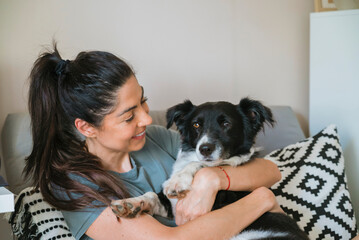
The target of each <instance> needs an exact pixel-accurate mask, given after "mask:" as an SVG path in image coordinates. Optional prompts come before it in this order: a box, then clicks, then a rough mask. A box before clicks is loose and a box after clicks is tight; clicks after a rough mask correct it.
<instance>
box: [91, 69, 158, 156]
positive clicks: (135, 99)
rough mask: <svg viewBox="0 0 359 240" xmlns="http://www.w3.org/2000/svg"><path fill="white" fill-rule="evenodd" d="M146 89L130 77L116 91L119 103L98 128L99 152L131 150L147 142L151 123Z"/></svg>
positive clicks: (134, 78)
mask: <svg viewBox="0 0 359 240" xmlns="http://www.w3.org/2000/svg"><path fill="white" fill-rule="evenodd" d="M146 100H147V99H146V98H145V97H144V90H143V88H142V87H141V86H140V85H139V84H138V82H137V79H136V77H135V76H131V77H130V78H129V79H128V80H127V81H126V83H125V84H124V85H123V86H122V87H121V88H120V90H119V91H118V93H117V105H116V106H115V109H114V111H113V112H111V113H110V114H108V115H106V116H105V118H104V119H103V122H102V124H101V126H100V127H99V128H96V142H97V143H98V144H97V145H98V146H97V147H96V148H98V147H99V146H101V147H100V148H102V149H97V150H96V151H98V150H100V151H109V152H113V153H116V152H122V153H128V152H132V151H138V150H140V149H141V148H142V147H143V146H144V144H145V141H146V139H145V136H146V132H145V130H146V126H147V125H149V124H151V123H152V118H151V117H150V115H148V112H149V108H148V105H147V103H146Z"/></svg>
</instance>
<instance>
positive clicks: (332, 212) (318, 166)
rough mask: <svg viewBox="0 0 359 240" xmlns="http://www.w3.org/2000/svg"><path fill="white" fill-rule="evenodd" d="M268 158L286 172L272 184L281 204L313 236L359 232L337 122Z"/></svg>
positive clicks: (334, 236)
mask: <svg viewBox="0 0 359 240" xmlns="http://www.w3.org/2000/svg"><path fill="white" fill-rule="evenodd" d="M265 158H266V159H270V160H272V161H273V162H275V163H276V164H277V165H278V167H279V169H280V171H281V173H282V180H281V181H280V182H278V183H277V184H275V185H274V186H273V187H272V190H273V192H274V193H275V195H276V196H277V200H278V202H279V204H280V205H281V206H282V208H283V210H284V211H285V212H286V213H287V214H288V215H289V216H291V217H292V218H294V219H295V220H296V221H297V222H298V224H299V226H300V227H301V228H302V229H303V230H304V231H305V232H306V233H307V234H308V235H309V236H310V239H313V240H314V239H352V238H353V237H355V236H356V235H357V228H356V221H355V216H354V211H353V207H352V204H351V201H350V195H349V192H348V188H347V183H346V182H347V180H346V175H345V171H344V158H343V154H342V149H341V146H340V143H339V139H338V133H337V129H336V126H334V125H330V126H328V127H327V128H325V129H324V130H322V131H321V132H319V133H318V134H317V135H315V136H313V137H310V138H308V139H306V140H303V141H301V142H298V143H296V144H293V145H289V146H287V147H285V148H283V149H279V150H276V151H273V152H272V153H270V154H268V155H267V156H266V157H265Z"/></svg>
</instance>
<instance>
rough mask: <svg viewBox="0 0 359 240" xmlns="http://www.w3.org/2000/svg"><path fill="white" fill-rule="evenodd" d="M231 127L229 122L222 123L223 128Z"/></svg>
mask: <svg viewBox="0 0 359 240" xmlns="http://www.w3.org/2000/svg"><path fill="white" fill-rule="evenodd" d="M230 126H231V124H230V123H229V122H227V121H224V122H222V127H224V128H229V127H230Z"/></svg>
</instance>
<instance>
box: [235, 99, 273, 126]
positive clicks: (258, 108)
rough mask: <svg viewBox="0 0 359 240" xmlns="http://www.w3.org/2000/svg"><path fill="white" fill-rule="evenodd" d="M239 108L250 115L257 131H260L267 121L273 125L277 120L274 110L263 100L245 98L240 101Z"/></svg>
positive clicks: (250, 119)
mask: <svg viewBox="0 0 359 240" xmlns="http://www.w3.org/2000/svg"><path fill="white" fill-rule="evenodd" d="M239 108H240V109H241V110H242V112H243V113H244V114H245V115H246V116H247V117H248V119H249V121H250V123H251V125H252V129H253V130H254V131H255V132H258V131H260V130H261V129H262V128H263V125H264V123H265V122H266V123H268V124H269V125H271V126H272V127H273V126H274V123H275V120H274V119H273V114H272V111H271V110H270V109H269V108H268V107H266V106H264V105H263V104H262V103H261V102H259V101H255V100H252V99H249V98H243V99H242V100H241V101H240V102H239Z"/></svg>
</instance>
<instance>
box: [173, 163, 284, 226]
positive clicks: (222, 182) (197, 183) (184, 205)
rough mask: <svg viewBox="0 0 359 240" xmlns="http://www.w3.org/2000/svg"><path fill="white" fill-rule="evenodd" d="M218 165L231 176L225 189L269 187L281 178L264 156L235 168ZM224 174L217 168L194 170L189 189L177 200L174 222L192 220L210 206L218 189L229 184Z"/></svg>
mask: <svg viewBox="0 0 359 240" xmlns="http://www.w3.org/2000/svg"><path fill="white" fill-rule="evenodd" d="M221 168H223V169H224V171H225V172H226V173H227V175H228V177H229V179H230V186H229V189H228V190H232V191H253V190H254V189H256V188H259V187H261V186H265V187H270V186H272V185H273V184H274V183H276V182H278V181H279V180H280V179H281V173H280V171H279V169H278V167H277V165H276V164H274V163H273V162H271V161H269V160H266V159H263V158H256V159H253V160H252V161H250V162H248V163H246V164H244V165H241V166H238V167H231V166H221ZM226 173H224V172H223V171H222V170H221V169H220V168H218V167H209V168H202V169H200V170H199V171H198V172H197V174H196V175H195V177H194V179H193V183H192V190H191V191H190V192H188V193H187V196H186V197H185V198H183V199H181V200H179V201H178V203H177V206H176V224H177V225H181V224H183V223H185V222H187V221H189V220H193V219H195V218H197V217H199V216H201V215H203V214H205V213H207V212H209V211H210V210H211V209H212V206H213V204H214V200H215V198H216V195H217V192H218V191H219V190H225V189H227V187H228V184H229V181H228V178H227V175H226Z"/></svg>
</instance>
